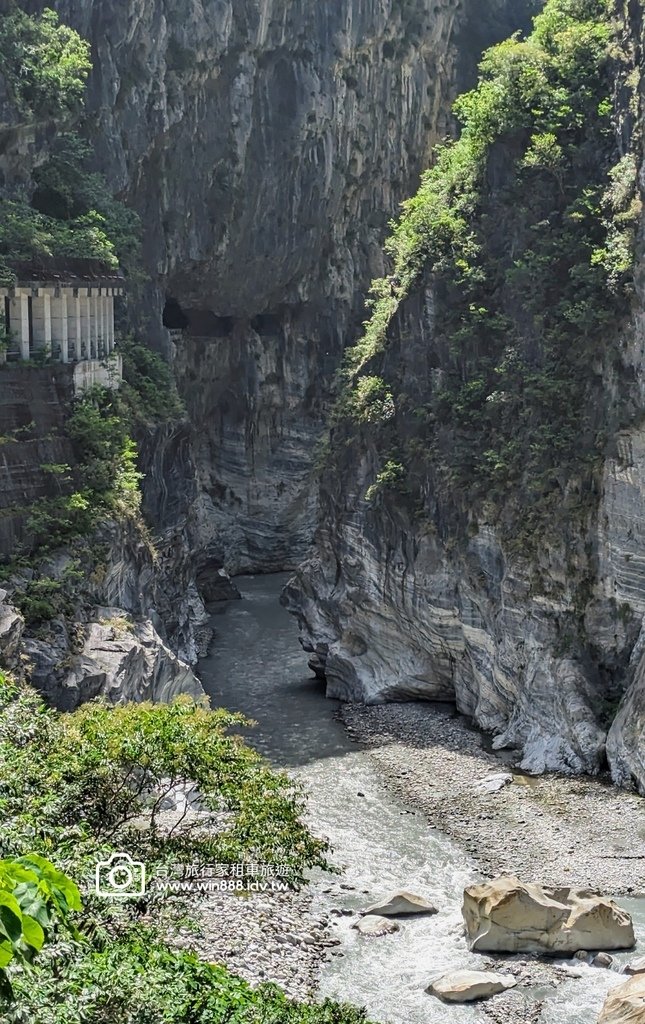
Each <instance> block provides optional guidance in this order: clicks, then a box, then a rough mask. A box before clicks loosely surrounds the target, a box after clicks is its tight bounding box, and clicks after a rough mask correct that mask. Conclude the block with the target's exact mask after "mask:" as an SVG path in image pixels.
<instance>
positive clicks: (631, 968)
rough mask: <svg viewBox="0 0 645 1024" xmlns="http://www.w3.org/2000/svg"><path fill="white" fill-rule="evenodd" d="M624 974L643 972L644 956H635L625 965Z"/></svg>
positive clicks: (644, 972) (644, 965)
mask: <svg viewBox="0 0 645 1024" xmlns="http://www.w3.org/2000/svg"><path fill="white" fill-rule="evenodd" d="M625 974H645V956H637V957H636V958H635V959H634V960H630V961H629V963H628V964H626V965H625Z"/></svg>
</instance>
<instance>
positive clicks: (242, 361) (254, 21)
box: [28, 0, 534, 572]
mask: <svg viewBox="0 0 645 1024" xmlns="http://www.w3.org/2000/svg"><path fill="white" fill-rule="evenodd" d="M28 6H29V7H30V8H31V9H32V10H34V9H40V8H41V7H42V6H44V4H43V3H41V2H39V0H30V3H29V4H28ZM54 6H55V7H56V9H57V10H58V12H59V14H60V15H61V18H62V19H63V20H65V21H67V22H69V23H70V24H72V25H73V26H74V27H75V28H76V29H77V30H78V31H79V32H80V33H81V34H82V35H83V36H84V37H86V38H88V39H90V40H91V41H92V44H93V62H94V71H93V72H92V75H91V77H90V82H89V93H88V111H89V115H90V120H91V128H90V129H89V130H90V131H91V134H92V140H93V143H94V144H95V147H96V152H97V159H98V163H99V165H100V168H101V170H102V171H103V172H104V173H106V174H107V176H108V178H109V180H110V182H111V183H112V184H113V186H114V188H115V189H116V190H117V191H118V192H119V195H120V196H121V197H123V198H124V199H125V200H126V201H127V202H128V204H129V205H131V206H132V207H134V208H135V209H136V210H137V211H138V212H139V214H140V215H141V218H142V222H143V224H144V229H145V239H144V264H145V272H146V274H147V275H148V281H147V283H145V284H144V285H142V287H141V289H140V293H139V296H138V299H137V300H136V301H132V307H133V308H132V317H133V319H134V320H135V321H137V322H138V324H139V326H140V327H141V328H142V329H143V330H144V332H145V333H146V335H147V336H148V338H149V339H150V340H151V342H152V343H153V344H154V345H156V346H157V347H163V345H164V344H166V345H167V344H168V336H167V334H166V332H165V330H164V324H165V326H166V327H168V328H171V329H173V330H174V332H176V333H174V334H173V341H174V346H175V350H176V368H177V375H178V381H179V386H180V390H181V392H182V394H183V396H184V398H185V400H186V403H187V406H188V410H189V413H190V416H191V420H192V425H193V439H192V441H193V445H194V453H195V463H196V469H197V481H198V497H197V498H196V500H195V505H194V513H195V523H196V526H197V529H196V531H195V533H194V535H193V546H194V549H195V551H196V552H197V554H198V555H199V557H200V559H201V562H202V564H203V565H206V564H209V563H219V564H220V565H223V566H225V568H227V569H228V570H229V571H233V572H241V571H254V570H259V571H270V570H279V569H280V570H281V569H285V568H288V567H295V565H296V564H297V563H298V562H299V561H300V560H301V559H302V558H303V557H304V555H305V554H306V553H307V552H308V550H309V548H310V544H311V539H312V535H313V531H314V528H315V524H316V517H317V500H316V488H315V484H314V482H313V481H312V477H311V465H312V461H313V458H312V456H313V455H314V449H315V447H316V444H317V441H318V439H319V437H320V434H321V432H322V428H323V422H324V417H325V410H326V408H327V406H328V403H329V389H330V383H331V380H332V377H333V374H334V372H335V370H336V368H337V365H338V362H339V357H340V353H341V351H342V349H343V347H344V345H345V344H346V343H347V342H348V341H350V340H351V338H352V337H353V336H354V333H355V330H356V327H357V325H358V324H359V323H360V320H361V319H362V317H363V315H364V314H363V297H364V295H365V291H366V287H367V284H368V282H369V280H370V278H371V277H373V276H374V275H375V274H378V273H380V272H381V270H382V266H383V262H382V254H381V243H382V240H383V237H384V234H385V231H386V228H387V222H388V219H389V218H390V217H391V216H392V215H393V214H394V213H395V212H396V209H397V204H398V203H399V202H400V201H401V200H402V199H403V198H404V197H405V196H406V195H407V194H409V192H410V191H411V189H412V188H413V185H414V182H415V181H416V179H417V176H418V173H419V171H420V170H421V169H422V168H423V167H424V166H425V165H426V163H427V161H428V159H429V156H430V152H431V149H432V147H433V145H434V144H435V143H436V141H437V140H438V138H440V137H441V136H442V135H444V134H445V133H446V131H447V129H448V112H449V104H450V99H451V97H452V96H453V95H454V93H455V90H456V89H457V88H458V87H459V86H461V85H463V84H464V83H466V82H471V81H472V80H473V76H474V71H475V67H476V64H477V61H478V59H479V56H480V54H481V51H482V49H483V48H484V47H485V46H486V45H487V44H488V43H490V42H491V41H493V40H495V39H499V38H503V36H504V35H505V34H507V33H508V32H510V31H513V30H515V29H516V28H518V27H521V26H522V25H523V24H524V23H525V21H526V18H527V12H528V11H529V10H530V9H531V8H532V7H533V6H534V5H533V3H532V2H531V0H494V2H493V3H490V4H487V7H486V12H485V13H482V10H481V5H479V4H477V3H475V2H474V0H468V2H466V3H462V4H457V3H456V2H454V0H386V2H385V3H381V2H380V0H379V2H377V0H367V2H361V3H358V2H357V0H341V2H339V3H334V4H313V5H312V4H311V3H308V2H305V0H243V2H237V0H236V2H232V0H192V2H191V3H189V4H186V3H184V2H180V0H161V2H154V3H153V2H152V0H137V2H136V3H134V4H131V3H128V4H126V3H122V2H120V0H113V2H110V3H105V2H98V0H80V2H78V0H74V2H71V0H58V2H57V3H56V4H55V5H54ZM164 310H165V315H164V317H163V323H162V311H164Z"/></svg>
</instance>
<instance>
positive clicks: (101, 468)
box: [67, 387, 142, 516]
mask: <svg viewBox="0 0 645 1024" xmlns="http://www.w3.org/2000/svg"><path fill="white" fill-rule="evenodd" d="M129 430H130V422H129V417H128V415H127V410H126V409H125V408H124V405H123V402H122V400H121V397H120V395H119V393H118V392H116V391H113V390H112V389H111V388H103V387H94V388H92V389H91V390H89V391H86V392H85V393H84V395H83V396H82V397H81V398H80V399H78V400H77V402H76V404H75V407H74V411H73V413H72V415H71V417H70V419H69V422H68V426H67V432H68V435H69V437H70V438H71V439H72V441H73V442H74V444H75V448H76V453H77V456H78V467H79V473H80V478H81V480H82V484H83V488H84V493H85V495H86V496H87V499H88V501H89V503H90V506H91V508H92V510H93V512H94V513H95V514H96V512H97V511H98V510H101V511H106V510H107V511H108V512H111V513H115V512H116V513H117V514H119V515H129V516H135V515H136V514H137V513H138V511H139V506H140V504H141V494H140V490H139V483H140V480H141V478H142V475H141V473H139V472H138V470H137V448H136V445H135V443H134V441H133V440H132V438H131V437H130V435H129Z"/></svg>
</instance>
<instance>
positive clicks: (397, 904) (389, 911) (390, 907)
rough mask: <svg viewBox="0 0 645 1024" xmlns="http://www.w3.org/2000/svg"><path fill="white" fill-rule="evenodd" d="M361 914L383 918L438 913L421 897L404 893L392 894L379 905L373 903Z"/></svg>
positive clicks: (402, 891)
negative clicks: (378, 915) (377, 915)
mask: <svg viewBox="0 0 645 1024" xmlns="http://www.w3.org/2000/svg"><path fill="white" fill-rule="evenodd" d="M361 913H362V914H364V915H365V914H381V915H383V916H385V917H398V916H399V915H403V914H438V913H439V911H438V910H437V908H436V907H433V905H432V903H428V901H427V900H425V899H424V898H423V896H415V895H414V893H411V892H405V891H404V890H401V891H400V892H392V893H390V894H389V895H388V896H386V897H385V898H384V899H383V900H381V902H380V903H375V904H374V905H373V906H371V907H368V908H367V910H363V911H361Z"/></svg>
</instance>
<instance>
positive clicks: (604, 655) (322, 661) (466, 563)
mask: <svg viewBox="0 0 645 1024" xmlns="http://www.w3.org/2000/svg"><path fill="white" fill-rule="evenodd" d="M622 24H623V22H622V21H621V25H622ZM624 30H625V40H624V45H625V53H627V54H631V55H632V58H633V59H634V69H633V75H634V80H638V77H639V75H640V74H641V71H642V66H641V65H642V58H641V50H640V42H639V40H640V32H641V28H640V22H639V18H638V16H635V17H634V18H633V19H632V18H631V17H630V16H629V14H628V12H627V8H625V18H624ZM629 59H631V58H629V57H628V58H626V60H627V64H629ZM635 102H636V103H637V102H638V98H637V97H636V100H635ZM634 109H635V108H634ZM616 117H617V137H620V140H621V142H620V144H619V146H618V149H619V150H620V153H621V154H622V153H624V149H621V148H620V147H621V146H622V145H623V143H625V144H627V143H626V140H627V139H628V136H629V131H630V128H629V127H628V126H631V127H632V128H633V126H634V120H633V116H632V114H631V113H629V112H626V111H624V110H623V111H620V110H619V111H618V113H617V115H616ZM638 117H639V118H640V117H642V115H641V114H639V115H638ZM631 145H632V146H633V152H632V157H633V160H634V167H636V166H637V165H638V166H639V167H640V168H641V172H640V178H639V182H640V186H641V187H642V183H643V180H644V179H643V171H642V166H643V163H642V161H643V154H642V145H641V136H640V134H639V132H638V131H636V132H635V133H634V135H633V138H632V140H631ZM511 156H512V154H510V153H508V152H505V151H504V142H503V141H501V142H498V143H496V148H495V147H494V149H493V150H492V151H491V153H490V159H489V165H488V167H487V172H486V173H487V187H488V188H489V189H490V192H489V193H487V194H489V195H493V196H494V195H495V185H499V183H500V181H502V180H503V174H502V170H501V168H502V167H505V166H507V165H508V163H509V162H512V161H511ZM507 158H508V159H507ZM500 175H502V177H501V178H500ZM634 177H635V178H636V176H634ZM493 203H494V200H493ZM635 203H636V206H635V208H636V209H637V210H642V206H641V205H639V203H640V199H639V198H638V196H636V199H635ZM497 212H499V208H497ZM489 213H490V211H489ZM507 214H508V217H509V220H508V231H510V232H511V233H512V231H513V230H515V228H514V227H513V226H512V224H514V222H513V213H512V211H505V212H504V217H506V216H507ZM500 216H501V213H500ZM493 220H494V216H493V215H492V214H491V215H490V220H489V221H487V224H489V223H492V222H493ZM531 230H533V228H531ZM519 235H521V230H520V229H518V237H519ZM507 241H508V234H507V233H505V234H504V244H506V242H507ZM502 248H503V246H502ZM504 251H506V250H504ZM497 255H499V253H498V254H497ZM498 266H499V264H498ZM644 266H645V256H644V253H643V246H642V224H641V232H640V235H639V242H638V246H637V259H636V274H635V294H634V302H633V304H632V303H630V302H629V301H627V300H625V302H624V305H623V309H624V314H625V315H624V322H623V323H622V324H621V325H616V329H615V337H613V339H612V342H611V345H612V351H613V352H615V359H613V364H612V367H609V366H605V367H603V366H601V365H600V363H598V366H597V367H596V368H595V370H594V372H595V373H596V378H595V380H596V381H601V382H602V387H601V393H600V394H599V398H598V402H599V404H602V405H603V407H606V409H607V410H608V412H607V416H606V423H605V426H604V428H603V431H602V432H599V434H598V436H602V437H604V438H605V439H606V444H605V447H604V449H603V453H602V457H599V459H598V471H597V473H596V474H595V475H594V479H593V481H592V482H591V483H589V482H588V483H586V484H585V485H584V487H583V486H582V485H581V483H580V479H578V478H577V477H576V473H575V472H571V471H570V470H569V471H567V472H566V473H565V472H562V473H560V474H559V473H558V472H556V471H555V470H554V471H553V472H552V474H551V475H552V477H554V478H555V477H558V480H559V483H558V491H557V493H558V494H559V495H560V500H559V502H558V506H557V509H556V510H555V512H554V514H553V515H552V516H551V520H550V525H549V528H548V529H547V530H546V531H545V532H544V533H543V534H541V535H540V536H539V539H538V540H537V541H535V540H534V544H533V548H532V549H531V550H529V544H528V543H526V544H525V543H519V542H518V541H517V539H515V542H514V539H513V537H512V536H511V534H512V530H509V523H510V522H512V521H513V515H514V513H513V511H512V507H513V501H514V499H515V496H514V494H513V486H516V487H519V486H520V485H519V484H518V483H517V481H516V484H515V485H512V484H507V485H505V486H506V490H505V492H504V494H503V496H502V498H501V499H499V502H498V504H497V506H495V503H494V502H493V501H492V500H491V501H490V502H489V501H487V500H486V498H485V497H483V498H482V499H481V501H479V503H478V505H477V508H476V511H475V510H473V508H471V507H468V501H467V499H466V498H465V494H466V492H467V489H468V484H467V483H465V484H464V483H463V481H462V477H459V480H460V481H462V482H461V484H460V486H461V487H462V493H461V504H460V496H459V494H458V490H459V488H458V487H457V486H456V485H451V484H450V480H451V475H452V473H453V468H454V467H453V465H451V462H452V463H454V461H455V460H454V457H453V456H454V454H456V448H457V447H458V446H459V445H463V447H464V448H465V449H467V450H468V451H469V452H470V455H471V456H472V458H473V462H476V459H477V457H478V456H474V455H473V452H472V449H468V442H467V441H465V440H463V436H462V435H463V434H464V433H466V431H465V429H464V431H462V432H461V433H460V431H459V430H458V429H456V430H453V431H452V432H451V429H449V428H446V427H444V425H443V424H442V420H441V415H442V414H441V411H440V410H439V411H437V409H436V408H435V405H432V404H431V396H432V395H433V394H435V393H436V392H438V393H439V394H441V393H442V390H441V389H442V383H443V382H445V380H446V379H447V377H448V376H449V375H450V373H455V372H456V371H455V365H456V364H455V358H456V357H455V354H454V353H455V350H456V347H457V342H456V341H455V342H454V343H453V342H452V341H451V342H450V343H449V344H448V343H447V342H446V337H445V331H444V328H443V326H442V321H441V317H439V319H437V318H438V316H439V313H438V302H439V298H438V295H439V294H440V287H439V288H438V286H437V282H436V281H435V280H434V278H433V275H432V274H431V273H430V272H427V273H425V274H424V273H421V274H419V275H418V279H417V281H416V283H415V285H414V288H413V289H412V291H411V293H410V294H409V295H408V296H407V298H405V299H404V300H402V301H401V303H400V305H399V308H398V311H397V312H396V314H395V315H394V317H393V320H392V322H391V324H390V328H389V330H388V335H387V339H386V341H384V342H383V348H384V350H383V351H381V350H380V349H378V346H377V351H376V354H375V356H374V357H373V358H372V359H371V361H370V360H368V362H367V368H366V370H365V371H364V372H365V373H368V374H370V375H371V374H374V375H378V377H377V376H374V377H367V378H365V379H367V380H368V381H369V380H372V381H374V380H379V379H381V376H382V379H383V381H387V382H388V386H391V387H392V388H395V387H396V389H398V391H397V396H396V397H397V401H398V405H397V403H396V402H394V410H395V411H394V413H393V415H392V418H391V419H390V418H389V416H386V417H384V419H383V423H382V424H381V427H380V429H381V435H382V441H381V446H380V449H379V447H378V445H377V443H376V442H375V440H374V436H375V434H376V427H375V425H374V424H373V423H370V422H362V421H361V420H360V418H357V417H354V419H353V420H352V418H351V417H350V415H349V414H347V415H346V417H345V418H344V419H343V417H342V415H341V416H340V420H339V421H336V422H335V424H334V425H333V428H332V435H331V442H332V449H333V451H332V456H331V457H330V458H329V460H328V463H327V466H326V468H325V470H324V471H323V472H322V475H321V481H322V482H321V525H320V527H319V529H318V531H317V534H316V544H315V552H314V553H313V555H312V557H310V558H309V559H308V560H306V561H305V562H304V563H303V564H302V565H301V566H300V567H299V569H298V570H297V572H296V574H295V576H294V577H293V579H292V580H291V582H290V583H289V585H288V587H287V588H286V590H285V593H284V603H285V605H286V607H287V608H289V610H290V611H292V612H293V614H294V615H296V617H297V618H298V620H299V624H300V627H301V635H302V643H303V646H304V649H305V650H306V651H307V652H309V653H310V654H311V655H312V658H311V661H310V665H311V667H312V669H313V670H314V671H315V672H316V674H317V675H318V676H319V677H324V678H326V680H327V692H328V695H329V696H330V697H334V698H339V699H341V700H347V701H364V702H367V703H379V702H385V701H389V700H419V699H421V700H430V701H432V700H437V701H450V702H454V703H455V705H456V707H457V709H458V710H459V711H460V712H462V713H463V714H464V715H466V716H468V717H469V718H470V719H471V720H472V721H473V722H474V723H475V724H476V725H477V726H479V727H480V728H481V729H483V730H485V731H486V732H488V733H490V734H491V735H492V737H493V745H494V747H495V748H496V749H508V750H511V751H512V752H513V756H514V758H515V759H516V763H518V764H520V765H521V767H522V768H523V769H524V770H526V771H528V772H531V773H541V772H544V771H549V770H555V771H561V772H568V773H572V772H588V773H592V774H596V773H598V772H600V771H602V770H603V769H605V768H606V766H607V760H608V761H609V766H610V768H611V771H612V774H613V777H614V780H615V781H616V782H617V783H619V784H621V785H635V786H636V787H637V788H638V789H639V790H640V791H641V792H643V793H645V763H644V761H643V756H644V755H643V751H644V750H645V741H644V732H643V729H644V726H645V687H644V685H643V681H642V680H643V672H642V668H641V665H640V657H641V654H642V651H643V644H644V643H645V641H644V640H643V639H642V637H641V639H640V640H639V635H640V634H641V630H642V623H643V616H644V614H645V601H644V596H645V563H644V562H643V556H642V551H643V544H644V542H645V536H644V530H643V523H642V517H641V509H642V506H643V501H644V500H645V433H644V432H643V429H642V426H641V424H640V421H639V416H638V414H635V410H638V409H641V408H642V403H643V396H644V395H645V363H644V361H643V351H644V349H643V345H644V339H645V328H644V324H645V320H644V317H643V310H644V309H645V274H644V270H643V268H644ZM388 280H389V281H390V285H391V288H392V290H393V294H394V291H395V290H396V287H397V282H396V279H395V278H390V279H386V281H385V283H386V284H387V281H388ZM528 287H529V286H528V285H527V288H528ZM509 308H510V303H509ZM509 308H506V312H509ZM444 313H445V310H442V314H444ZM521 332H522V326H521V325H519V326H518V327H517V333H518V334H520V335H521ZM475 334H476V332H475ZM539 334H540V330H539V329H538V328H537V327H536V331H535V337H537V336H538V335H539ZM528 338H531V339H533V340H535V338H534V336H533V334H532V333H531V331H530V330H529V331H528V333H527V339H528ZM532 345H533V341H532V340H527V347H528V348H529V349H531V354H530V355H529V356H528V361H529V362H532V360H533V358H534V356H535V349H534V348H531V346H532ZM484 347H485V346H484ZM475 348H476V345H475ZM507 351H508V352H510V351H511V349H510V348H509V349H508V350H507ZM513 351H515V350H514V349H513ZM460 358H461V357H460ZM463 358H464V360H465V359H466V357H465V356H464V357H463ZM486 358H488V354H487V356H486ZM486 358H484V359H483V361H482V362H483V364H485V363H486ZM500 358H501V357H500ZM504 358H506V356H504ZM473 359H474V362H475V363H476V358H475V357H473ZM538 361H539V360H538ZM470 370H471V371H472V378H473V379H472V381H471V383H472V384H473V387H474V388H476V387H477V386H478V385H477V372H476V365H475V369H474V370H473V369H472V367H470ZM464 372H465V371H464ZM457 375H458V374H457ZM482 375H484V376H485V371H484V370H482ZM467 377H468V374H466V376H465V377H464V380H466V379H467ZM619 394H622V396H623V398H624V399H625V401H626V405H625V407H624V409H623V411H622V413H621V415H622V416H623V421H622V422H621V424H620V429H618V426H617V424H618V422H619V421H618V418H617V414H616V408H617V396H618V395H619ZM489 397H490V398H491V401H493V400H494V399H496V398H500V396H499V395H497V396H496V395H495V394H492V395H490V396H489ZM459 400H460V399H459V395H458V394H457V395H456V397H455V394H453V393H452V392H450V397H447V398H445V399H444V401H445V404H446V405H447V406H450V404H451V403H452V404H453V405H454V404H456V403H458V402H459ZM502 400H504V396H503V395H502V396H501V398H500V401H502ZM464 401H465V402H466V405H467V404H468V399H467V398H465V399H464ZM437 402H438V404H439V405H440V399H438V400H437ZM343 415H344V414H343ZM472 416H473V417H474V422H477V417H478V416H481V411H480V410H478V412H477V413H474V412H473V413H472ZM424 417H425V418H426V419H424ZM419 422H421V423H425V422H428V423H429V424H430V426H428V428H427V430H426V432H425V433H423V432H422V431H421V428H417V426H416V424H418V423H419ZM625 424H627V425H625ZM471 429H472V424H471ZM518 429H519V428H518ZM442 431H443V433H442ZM444 434H445V437H444V436H443V435H444ZM469 436H471V435H469ZM483 436H484V437H485V436H486V434H485V433H484V435H483ZM442 438H443V440H442ZM512 440H513V439H512V438H511V439H510V441H509V444H512ZM442 444H445V450H444V449H442ZM437 451H440V452H441V457H442V458H443V462H442V463H441V466H442V468H441V469H437V464H438V463H437V462H436V461H435V463H433V461H432V460H433V458H435V455H434V454H433V453H436V452H437ZM551 451H552V450H551ZM388 453H393V454H392V455H391V456H390V455H389V454H388ZM485 454H486V453H485ZM488 455H490V453H488ZM390 457H391V458H392V459H393V460H394V461H393V465H394V466H395V470H396V466H397V465H398V466H399V469H400V470H401V472H402V478H401V479H400V480H399V482H398V483H397V481H396V480H390V482H389V484H388V485H387V486H384V487H383V489H382V490H381V491H379V490H378V487H377V482H378V480H379V479H380V476H379V474H381V475H382V474H383V472H384V470H383V466H384V461H385V460H387V459H388V458H390ZM437 458H438V457H437ZM551 458H552V461H553V455H551ZM396 460H400V462H398V463H397V461H396ZM467 461H468V459H467V458H466V462H467ZM386 465H387V463H386ZM420 466H421V467H422V468H419V467H420ZM410 467H413V469H412V470H410ZM581 472H582V471H581ZM406 473H407V475H406ZM395 475H396V474H395ZM451 486H452V489H451ZM490 487H491V488H492V487H493V478H492V476H491V477H490ZM540 488H541V485H540V486H538V487H537V491H536V493H541V490H540ZM482 489H483V491H484V492H485V483H484V484H482ZM375 491H376V493H375ZM500 502H501V504H500ZM505 502H506V504H504V503H505ZM532 514H533V512H532V508H531V505H530V503H527V506H526V508H525V513H524V515H522V516H520V515H517V516H516V518H515V523H514V525H515V532H516V534H517V533H518V531H519V530H520V528H521V527H522V523H523V521H524V519H526V518H530V517H531V515H532ZM534 537H535V535H534ZM612 719H613V722H612ZM610 727H611V728H610ZM608 734H609V735H608Z"/></svg>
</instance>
